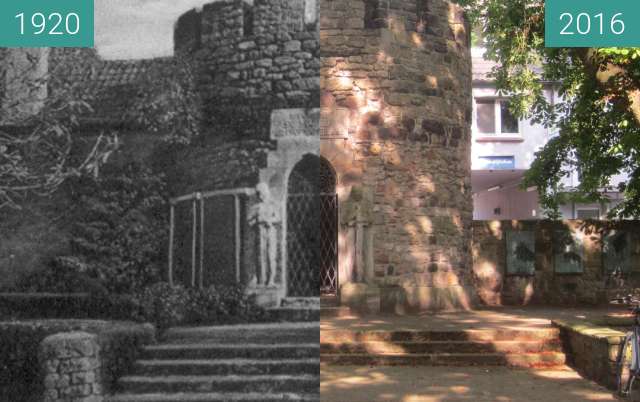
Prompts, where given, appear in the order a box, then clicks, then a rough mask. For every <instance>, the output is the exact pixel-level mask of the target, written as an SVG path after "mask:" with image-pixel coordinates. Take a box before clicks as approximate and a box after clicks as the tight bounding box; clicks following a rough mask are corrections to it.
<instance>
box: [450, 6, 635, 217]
mask: <svg viewBox="0 0 640 402" xmlns="http://www.w3.org/2000/svg"><path fill="white" fill-rule="evenodd" d="M459 3H461V4H462V5H464V6H465V7H466V8H467V11H468V15H469V17H470V19H471V20H472V23H473V24H475V25H476V26H478V28H479V29H480V30H481V36H482V38H481V39H480V40H482V41H483V42H484V47H485V48H486V55H485V57H486V58H488V59H490V60H493V61H496V62H497V63H498V66H497V67H496V68H495V69H494V71H493V73H492V76H493V78H494V79H495V83H496V86H497V89H498V91H499V92H500V93H504V94H509V95H510V96H511V97H510V99H511V102H510V108H511V111H512V112H513V113H515V114H516V115H517V116H519V117H521V118H527V119H531V120H532V121H533V122H535V123H540V124H543V125H544V126H545V127H548V128H552V129H553V130H554V131H555V130H557V132H558V135H557V136H554V137H553V138H552V139H551V140H550V141H549V142H548V143H547V144H546V145H545V146H544V147H543V148H542V149H541V150H540V151H539V152H537V154H536V158H535V161H534V162H533V164H532V166H531V169H530V170H529V171H528V172H527V174H526V176H525V180H524V184H523V185H524V186H526V187H528V186H537V188H538V192H539V194H540V202H541V204H542V206H543V207H544V208H546V209H547V215H549V217H552V218H555V217H558V216H559V213H558V205H559V203H563V202H567V201H569V200H571V199H573V200H576V201H591V202H599V201H605V199H604V197H605V196H604V195H603V191H604V190H614V191H620V192H621V193H622V194H623V195H624V200H623V202H622V203H621V204H620V205H619V206H618V207H616V208H614V209H613V210H612V211H611V215H612V216H617V217H624V216H626V217H629V216H640V157H639V152H640V49H638V48H547V47H545V42H544V5H545V2H544V0H542V1H541V0H460V1H459ZM545 84H546V86H547V87H548V86H549V85H551V86H552V87H553V88H554V89H555V90H557V92H558V94H559V97H560V98H561V100H562V101H561V102H555V103H554V102H550V100H549V99H548V97H545V93H544V92H545ZM575 171H578V172H580V179H581V181H580V184H579V185H578V187H577V188H575V189H571V190H569V189H566V188H563V186H562V179H563V177H566V176H567V175H569V174H571V173H572V172H575ZM618 174H626V175H627V177H628V178H627V179H626V180H624V181H623V182H622V183H620V185H619V186H618V188H616V189H612V188H611V186H610V183H611V182H612V180H611V179H612V178H613V177H614V176H616V175H618Z"/></svg>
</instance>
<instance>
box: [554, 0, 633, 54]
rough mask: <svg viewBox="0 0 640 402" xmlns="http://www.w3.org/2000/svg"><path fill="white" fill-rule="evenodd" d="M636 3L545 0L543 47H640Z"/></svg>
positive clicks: (630, 0) (616, 0) (623, 0)
mask: <svg viewBox="0 0 640 402" xmlns="http://www.w3.org/2000/svg"><path fill="white" fill-rule="evenodd" d="M638 18H640V1H638V0H614V1H602V0H546V1H545V46H547V47H615V46H619V47H628V46H633V47H636V46H640V24H638V23H637V21H638Z"/></svg>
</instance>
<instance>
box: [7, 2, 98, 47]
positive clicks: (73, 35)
mask: <svg viewBox="0 0 640 402" xmlns="http://www.w3.org/2000/svg"><path fill="white" fill-rule="evenodd" d="M93 46H94V0H56V1H51V0H20V1H4V0H0V47H93Z"/></svg>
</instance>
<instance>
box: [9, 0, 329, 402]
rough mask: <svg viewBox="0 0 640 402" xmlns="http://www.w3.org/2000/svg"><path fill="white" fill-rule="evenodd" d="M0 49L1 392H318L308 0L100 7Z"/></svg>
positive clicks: (324, 284)
mask: <svg viewBox="0 0 640 402" xmlns="http://www.w3.org/2000/svg"><path fill="white" fill-rule="evenodd" d="M95 25H96V46H95V48H0V100H1V108H0V401H1V402H41V401H42V402H99V401H105V402H138V401H140V402H141V401H145V402H188V401H201V402H202V401H211V402H213V401H255V402H263V401H282V400H287V401H319V400H320V385H319V382H320V378H319V376H320V357H319V354H320V350H319V341H320V326H319V320H320V294H321V293H322V294H323V295H331V294H334V295H335V293H336V292H337V283H338V282H337V254H338V253H337V248H338V242H337V236H338V228H337V216H338V215H337V214H338V211H337V198H336V197H337V196H336V194H335V193H336V190H335V187H336V183H335V173H334V172H333V170H332V168H331V165H330V164H328V162H327V161H326V160H324V159H322V158H321V157H320V134H319V133H320V109H319V108H320V68H321V62H320V46H319V4H318V2H317V1H316V0H180V1H169V0H145V1H140V2H138V1H136V2H131V1H127V0H113V1H112V0H109V1H107V0H96V4H95Z"/></svg>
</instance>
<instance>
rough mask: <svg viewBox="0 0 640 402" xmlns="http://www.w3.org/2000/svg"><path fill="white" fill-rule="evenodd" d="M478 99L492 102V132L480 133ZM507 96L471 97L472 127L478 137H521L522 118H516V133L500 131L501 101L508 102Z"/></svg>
mask: <svg viewBox="0 0 640 402" xmlns="http://www.w3.org/2000/svg"><path fill="white" fill-rule="evenodd" d="M478 101H485V102H493V122H494V126H495V132H494V133H481V132H480V130H479V129H478ZM508 101H509V98H501V97H493V96H478V97H475V98H474V99H473V115H474V119H473V128H474V130H475V132H476V135H477V136H478V137H480V138H481V139H482V138H512V139H522V138H523V137H522V120H521V119H518V132H517V133H503V132H502V109H501V105H502V103H503V102H508Z"/></svg>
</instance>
